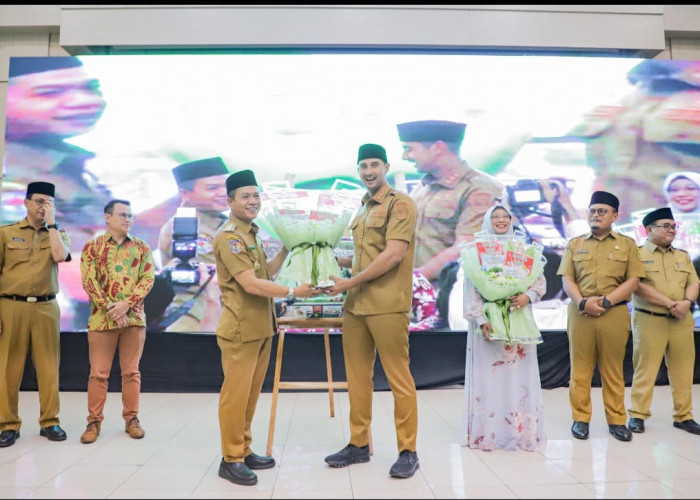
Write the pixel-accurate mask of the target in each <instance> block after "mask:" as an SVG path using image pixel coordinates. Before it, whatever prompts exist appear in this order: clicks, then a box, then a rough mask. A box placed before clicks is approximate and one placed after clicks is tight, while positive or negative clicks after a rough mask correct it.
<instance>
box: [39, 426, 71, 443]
mask: <svg viewBox="0 0 700 500" xmlns="http://www.w3.org/2000/svg"><path fill="white" fill-rule="evenodd" d="M39 435H40V436H45V437H47V438H48V439H49V441H65V440H66V432H65V431H64V430H63V429H61V428H60V427H59V426H58V425H49V426H48V427H42V428H41V430H40V431H39Z"/></svg>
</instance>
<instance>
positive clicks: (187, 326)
mask: <svg viewBox="0 0 700 500" xmlns="http://www.w3.org/2000/svg"><path fill="white" fill-rule="evenodd" d="M228 175H229V170H228V168H227V167H226V165H225V164H224V162H223V160H222V159H221V158H220V157H213V158H204V159H201V160H196V161H191V162H187V163H183V164H181V165H178V166H177V167H175V168H174V169H173V176H174V177H175V181H176V182H177V185H178V188H179V192H180V197H181V199H182V202H181V205H180V206H181V207H187V208H194V209H196V217H197V219H198V226H197V227H198V229H197V239H196V248H197V254H196V259H195V260H196V263H195V264H194V265H196V266H198V268H199V269H198V271H199V272H198V274H199V278H200V280H199V282H198V283H196V284H194V285H192V286H189V287H187V286H176V287H175V291H176V293H175V297H174V298H173V301H172V304H171V306H170V308H169V311H171V312H172V314H177V315H178V317H177V318H176V319H175V320H174V322H172V323H170V324H169V325H168V326H167V327H166V328H165V331H173V332H199V331H206V332H213V331H215V330H216V325H217V322H218V320H219V315H220V314H221V302H220V297H221V294H220V292H219V287H218V283H217V281H216V276H215V274H214V276H213V278H212V279H211V280H209V277H210V272H211V273H214V271H215V265H216V259H215V258H214V247H213V243H214V237H215V236H216V231H217V230H218V229H219V227H220V226H221V224H223V223H224V221H225V220H226V216H225V215H224V214H223V212H224V211H226V210H227V209H228V205H227V204H226V177H227V176H228ZM175 217H176V216H174V217H171V218H170V219H169V220H168V221H167V222H166V223H165V224H164V225H163V227H162V228H161V230H160V235H159V237H158V250H159V252H160V255H161V262H162V263H163V265H164V266H165V267H166V268H167V267H175V266H176V265H177V264H178V263H180V262H179V259H177V258H175V256H174V255H173V227H174V223H175ZM171 281H172V280H171ZM202 286H204V289H202V290H201V291H200V288H201V287H202ZM192 299H193V302H192V303H191V306H189V303H188V302H187V301H189V300H192ZM183 304H187V305H188V307H186V308H184V307H181V306H183ZM183 309H186V310H183ZM174 311H177V312H174ZM168 315H169V313H168V312H166V314H165V316H166V318H167V317H168ZM171 319H172V318H171ZM166 321H170V319H167V320H166Z"/></svg>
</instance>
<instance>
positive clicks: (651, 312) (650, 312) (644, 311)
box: [634, 307, 675, 318]
mask: <svg viewBox="0 0 700 500" xmlns="http://www.w3.org/2000/svg"><path fill="white" fill-rule="evenodd" d="M634 310H635V311H639V312H640V313H644V314H649V315H651V316H658V317H660V318H674V317H675V316H674V315H673V314H668V313H666V314H663V313H655V312H654V311H647V310H646V309H640V308H638V307H635V308H634Z"/></svg>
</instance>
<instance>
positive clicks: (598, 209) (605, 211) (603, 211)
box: [588, 208, 609, 217]
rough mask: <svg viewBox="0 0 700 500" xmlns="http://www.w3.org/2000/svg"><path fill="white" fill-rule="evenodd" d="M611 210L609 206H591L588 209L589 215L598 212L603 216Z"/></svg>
mask: <svg viewBox="0 0 700 500" xmlns="http://www.w3.org/2000/svg"><path fill="white" fill-rule="evenodd" d="M608 212H609V210H608V209H607V208H589V209H588V215H595V214H598V215H600V216H601V217H603V216H604V215H606V214H607V213H608Z"/></svg>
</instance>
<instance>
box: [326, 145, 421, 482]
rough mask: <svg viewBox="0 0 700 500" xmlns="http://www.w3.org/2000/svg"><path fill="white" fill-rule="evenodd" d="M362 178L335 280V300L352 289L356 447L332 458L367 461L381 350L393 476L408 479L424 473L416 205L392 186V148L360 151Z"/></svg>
mask: <svg viewBox="0 0 700 500" xmlns="http://www.w3.org/2000/svg"><path fill="white" fill-rule="evenodd" d="M357 163H358V168H357V170H358V173H359V175H360V179H361V180H362V182H363V184H364V185H365V187H366V188H367V193H366V194H365V196H364V197H363V198H362V208H361V209H360V211H359V213H358V215H357V217H355V219H354V220H353V221H352V223H351V224H350V228H351V229H352V237H353V240H354V243H355V253H354V255H353V257H352V262H348V260H349V259H342V260H340V264H341V265H342V266H343V267H350V266H351V267H352V277H351V278H349V279H343V278H339V277H337V276H331V279H332V280H333V281H335V285H334V286H333V287H332V288H331V289H330V290H329V291H328V294H329V295H336V294H339V293H342V292H344V291H346V290H347V291H348V293H347V297H346V299H345V304H344V307H343V352H344V358H345V372H346V375H347V381H348V397H349V399H350V443H349V444H348V445H347V446H346V447H345V448H343V449H342V450H341V451H339V452H338V453H334V454H332V455H330V456H328V457H326V463H328V464H329V465H330V466H332V467H346V466H348V465H351V464H355V463H362V462H367V461H369V428H370V423H371V420H372V388H373V384H372V375H373V374H374V361H375V357H376V353H379V357H380V359H381V361H382V367H383V368H384V372H385V373H386V376H387V380H388V381H389V385H390V386H391V392H392V394H393V395H394V422H395V424H396V437H397V444H398V450H399V458H398V460H397V461H396V463H394V465H393V466H392V467H391V469H390V471H389V474H390V475H391V476H393V477H398V478H408V477H411V476H413V474H414V473H415V472H416V470H417V469H418V466H419V464H418V455H417V454H416V433H417V429H418V407H417V399H416V386H415V383H414V382H413V376H412V375H411V371H410V369H409V357H408V314H409V311H410V309H411V299H412V296H411V293H412V280H413V256H414V248H415V226H416V208H415V204H414V203H413V201H412V200H411V198H410V197H409V196H408V195H406V194H404V193H401V192H399V191H396V190H395V189H392V188H391V186H389V184H388V183H387V181H386V175H387V172H388V171H389V164H388V163H387V158H386V151H385V150H384V148H383V147H382V146H379V145H377V144H364V145H362V146H360V149H359V153H358V158H357Z"/></svg>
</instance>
